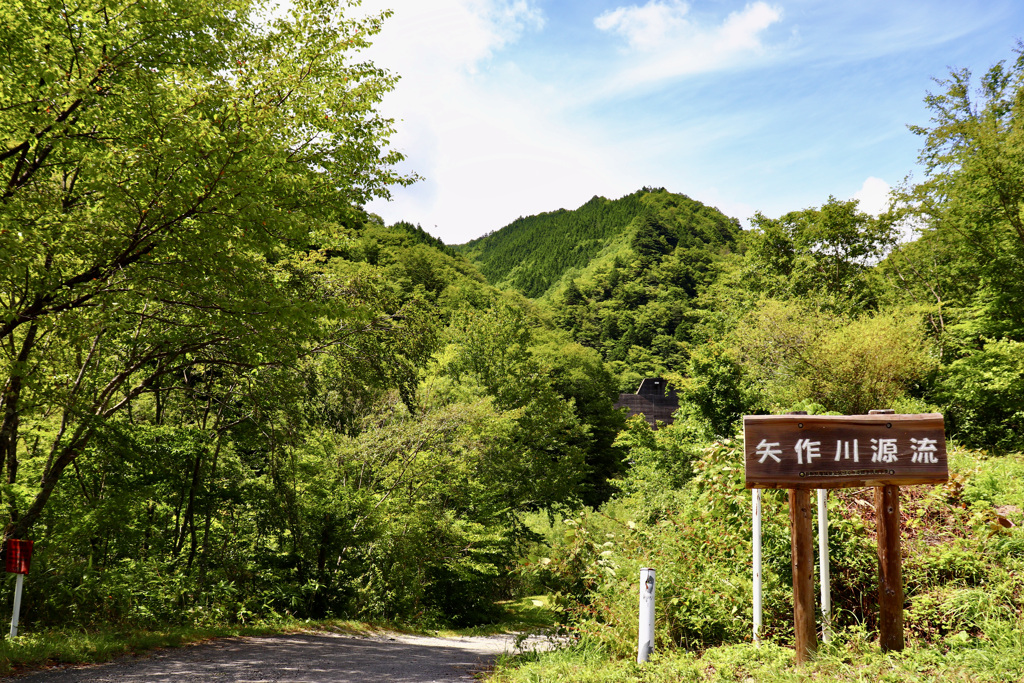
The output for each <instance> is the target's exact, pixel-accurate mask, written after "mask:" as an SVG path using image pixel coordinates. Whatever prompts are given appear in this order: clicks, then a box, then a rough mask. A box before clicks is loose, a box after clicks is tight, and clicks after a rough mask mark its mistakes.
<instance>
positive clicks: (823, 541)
mask: <svg viewBox="0 0 1024 683" xmlns="http://www.w3.org/2000/svg"><path fill="white" fill-rule="evenodd" d="M818 565H819V568H820V571H819V579H820V580H821V640H822V641H823V642H826V643H828V642H830V641H831V640H832V587H831V578H832V577H831V576H830V569H829V560H828V490H827V489H818Z"/></svg>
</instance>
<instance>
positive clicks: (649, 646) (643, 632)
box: [636, 567, 654, 664]
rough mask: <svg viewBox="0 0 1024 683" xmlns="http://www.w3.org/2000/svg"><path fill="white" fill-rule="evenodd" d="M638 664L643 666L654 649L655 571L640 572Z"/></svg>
mask: <svg viewBox="0 0 1024 683" xmlns="http://www.w3.org/2000/svg"><path fill="white" fill-rule="evenodd" d="M639 641H640V642H639V645H638V647H637V652H636V662H637V664H643V663H644V662H646V661H647V658H648V657H650V655H651V651H652V650H653V649H654V570H653V569H650V568H648V567H644V568H643V569H641V570H640V638H639Z"/></svg>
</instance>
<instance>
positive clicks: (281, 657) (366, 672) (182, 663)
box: [14, 633, 516, 683]
mask: <svg viewBox="0 0 1024 683" xmlns="http://www.w3.org/2000/svg"><path fill="white" fill-rule="evenodd" d="M515 641H516V638H515V636H512V635H499V636H473V637H464V638H429V637H425V636H408V635H400V634H392V635H374V636H366V637H364V636H351V635H337V634H333V633H300V634H293V635H281V636H263V637H254V638H223V639H218V640H214V641H211V642H208V643H203V644H200V645H193V646H186V647H182V648H176V649H168V650H161V651H159V652H157V653H155V654H151V655H149V656H145V657H138V658H124V659H120V660H117V661H115V662H110V663H107V664H96V665H89V666H75V667H70V666H68V667H59V668H56V669H50V670H48V671H44V672H38V673H33V674H29V675H25V676H19V677H17V678H16V679H14V680H17V681H25V682H27V683H71V682H72V681H74V682H75V683H77V682H79V681H82V682H83V683H84V682H89V683H106V682H108V681H109V682H111V683H114V682H117V683H171V682H172V681H173V682H175V683H192V682H197V683H198V682H199V681H216V682H217V683H276V682H278V681H281V682H288V683H369V682H370V681H373V682H375V683H376V682H386V681H393V682H394V683H442V682H443V683H447V682H449V681H472V680H474V675H475V674H478V673H480V672H482V671H485V670H486V669H487V668H488V667H489V666H490V665H491V664H492V663H493V662H494V660H495V659H496V658H497V656H498V655H499V654H501V653H503V652H512V651H513V650H514V649H515Z"/></svg>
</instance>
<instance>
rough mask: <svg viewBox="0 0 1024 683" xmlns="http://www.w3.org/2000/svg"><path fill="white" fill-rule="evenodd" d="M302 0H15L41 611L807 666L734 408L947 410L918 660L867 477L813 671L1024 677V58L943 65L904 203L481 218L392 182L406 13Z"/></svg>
mask: <svg viewBox="0 0 1024 683" xmlns="http://www.w3.org/2000/svg"><path fill="white" fill-rule="evenodd" d="M293 5H294V6H293V8H292V9H291V10H290V11H288V12H286V13H281V14H280V15H277V14H272V15H266V14H263V13H261V10H260V8H259V7H258V6H256V5H253V4H252V3H250V2H248V0H227V2H224V1H223V0H222V1H220V2H213V1H212V0H189V1H188V2H184V1H181V0H159V1H158V2H152V3H130V2H121V1H120V0H115V1H114V2H93V1H91V0H90V1H87V2H83V3H80V4H78V5H75V6H74V7H71V6H67V5H63V4H61V5H58V4H54V3H52V2H49V0H18V2H15V3H13V4H12V3H6V4H4V5H2V6H0V46H2V48H3V49H2V50H0V138H2V140H3V145H2V146H0V263H2V264H3V268H2V269H0V306H2V314H0V407H2V409H0V515H2V516H3V520H4V536H5V538H6V539H32V540H33V541H34V543H35V545H34V554H33V559H32V567H31V572H30V575H29V577H28V580H27V582H26V587H27V588H26V593H25V600H24V603H23V605H22V613H21V622H22V627H21V628H22V631H23V632H24V633H26V634H29V635H30V636H31V635H32V634H39V637H45V634H52V633H58V632H66V631H76V630H81V631H90V630H102V629H118V630H120V631H133V630H134V631H145V630H147V629H150V630H152V629H160V628H164V627H167V626H168V625H175V626H186V627H202V626H216V625H225V624H280V623H294V622H295V621H296V620H323V619H357V620H361V621H365V622H370V623H391V624H401V625H404V626H406V627H409V628H419V629H437V628H456V627H474V626H480V625H486V624H502V623H504V622H505V621H506V620H507V619H508V618H509V614H508V610H509V607H508V605H509V604H510V603H511V602H514V601H516V600H518V599H520V598H524V597H527V596H542V598H543V602H544V603H545V604H547V605H549V606H550V608H551V611H552V615H551V619H550V620H551V622H552V626H551V628H552V629H553V632H555V633H558V634H560V635H559V636H558V637H559V641H558V642H559V643H561V644H562V645H563V646H564V647H561V648H559V649H557V650H556V651H554V652H550V653H546V654H534V655H524V656H521V657H518V658H509V659H506V660H503V661H502V662H500V663H499V665H498V667H497V670H496V671H495V672H494V673H493V679H494V680H496V681H519V680H571V681H585V680H593V681H619V680H644V681H660V680H666V681H668V680H749V679H750V678H753V679H755V680H775V679H778V680H791V679H790V678H787V676H789V675H791V674H792V673H793V671H794V669H793V668H792V663H791V660H792V654H793V651H792V649H791V640H792V589H791V583H790V581H791V568H790V566H789V552H788V547H789V537H788V533H789V532H788V528H787V526H786V523H785V522H786V520H785V515H786V513H785V503H784V498H783V497H782V496H776V495H774V492H770V493H769V494H767V495H766V497H765V505H766V510H765V525H766V526H765V544H766V551H765V556H766V558H768V560H767V561H768V564H767V566H766V568H765V581H766V587H765V591H766V592H765V596H766V597H765V601H766V602H765V604H766V611H767V617H766V625H767V631H766V634H765V642H764V643H763V644H762V646H761V647H760V648H754V647H753V645H751V594H752V593H751V591H752V585H751V575H750V560H749V556H750V545H751V541H750V535H751V521H750V494H749V492H747V491H746V490H745V489H744V488H743V465H742V438H741V437H740V436H739V431H740V429H739V425H740V419H741V417H742V416H743V415H744V414H770V413H780V412H787V411H795V410H805V411H808V412H810V413H831V414H860V413H865V412H867V411H868V410H871V409H877V408H891V409H895V410H896V412H898V413H922V412H941V413H943V415H944V416H945V424H946V432H947V437H948V439H949V451H950V454H951V456H950V475H951V476H950V483H949V484H947V485H945V486H935V487H912V488H907V489H905V496H906V498H905V501H904V502H905V507H904V522H905V532H904V533H905V553H906V558H905V561H904V562H905V565H904V583H905V586H906V595H907V605H906V615H907V616H906V632H907V636H908V654H906V655H904V656H901V657H896V658H893V657H891V656H888V657H886V656H883V655H881V654H880V653H879V652H878V648H877V645H876V644H875V642H874V641H875V638H876V635H877V634H876V629H877V624H876V623H875V619H876V612H877V597H876V576H875V572H876V559H875V555H874V548H873V544H874V541H873V534H874V523H873V520H872V519H871V518H870V515H869V514H867V513H865V512H864V506H866V505H867V503H866V502H865V500H868V499H869V498H868V497H869V495H870V494H869V493H864V492H863V491H858V490H855V489H850V490H842V491H839V492H836V493H835V494H834V495H832V496H831V498H830V503H829V506H830V511H831V514H832V518H833V522H832V525H833V527H832V534H831V536H830V539H829V544H830V552H831V556H832V558H833V559H832V564H833V581H834V586H833V596H834V597H833V600H834V602H835V605H836V607H835V609H836V613H837V617H836V628H837V638H836V640H835V641H834V643H833V644H831V645H830V646H828V647H827V648H823V650H822V653H821V656H820V659H819V660H817V661H816V662H814V663H813V664H812V666H817V667H818V672H819V673H822V674H824V675H831V676H833V677H834V678H835V679H836V680H851V681H852V680H864V678H863V676H867V677H868V678H871V679H872V680H883V679H884V680H913V676H919V678H918V680H932V677H935V676H938V675H940V674H941V675H943V676H946V677H948V679H949V680H973V681H980V680H992V681H1002V680H1013V679H1020V678H1021V677H1024V668H1022V667H1024V532H1022V528H1024V515H1022V511H1021V507H1022V505H1024V484H1022V481H1024V456H1022V455H1021V452H1022V451H1024V305H1022V304H1021V302H1022V301H1024V284H1022V282H1024V280H1022V279H1021V277H1020V273H1021V272H1024V125H1022V123H1021V122H1022V117H1024V48H1022V47H1020V46H1018V47H1017V48H1016V50H1011V51H1009V52H1008V57H1007V59H1006V61H1004V62H1001V63H999V64H996V65H994V66H992V68H991V69H990V70H989V71H987V72H986V73H985V74H983V75H981V76H980V77H977V76H975V75H972V74H971V73H969V72H968V71H966V70H955V71H952V72H950V73H949V74H946V75H945V76H942V77H941V79H940V80H938V81H937V82H936V84H934V90H933V91H932V92H928V93H926V92H925V88H926V86H927V83H924V82H923V83H922V96H923V97H924V98H925V102H926V104H927V106H928V108H929V111H930V113H931V116H932V118H931V122H930V124H929V125H927V126H923V127H914V128H912V130H913V132H914V133H915V134H917V135H918V137H919V140H920V157H919V161H920V163H921V166H922V168H923V169H924V175H923V176H922V177H921V178H920V179H918V180H917V181H915V182H910V181H907V182H906V183H905V184H904V185H902V186H900V187H899V188H897V190H896V191H895V193H894V198H893V202H892V204H891V206H890V208H889V210H888V211H887V212H886V213H883V214H882V215H879V216H872V215H868V214H866V213H863V212H861V211H860V209H859V207H858V203H857V202H856V201H854V200H849V201H844V200H839V199H836V198H835V197H822V198H821V203H820V205H818V206H814V207H809V208H797V207H794V210H793V211H791V212H789V213H786V214H784V215H782V216H781V217H778V218H771V217H768V216H765V215H763V214H761V213H757V214H755V215H754V216H753V217H750V219H749V223H750V226H749V228H748V229H744V227H743V226H742V224H741V223H740V221H739V220H737V219H736V218H732V217H728V216H725V215H724V214H723V213H722V212H720V211H719V210H718V209H715V208H713V207H708V206H705V205H703V204H701V203H700V202H698V201H696V200H693V199H691V198H689V197H687V196H685V195H683V194H678V193H674V192H670V191H668V190H666V189H664V188H652V187H644V188H642V189H640V190H638V191H637V192H635V193H633V194H630V195H627V196H625V197H621V198H618V199H607V198H603V197H594V198H593V199H592V200H590V201H589V202H587V203H586V204H584V205H583V206H581V207H579V208H577V209H575V210H565V209H562V210H558V211H553V212H550V213H544V214H541V215H537V216H529V217H523V218H520V219H518V220H516V221H514V222H513V223H511V224H510V225H508V226H506V227H505V228H502V229H501V230H498V231H495V232H493V233H490V234H488V235H485V236H484V237H481V238H480V239H477V240H474V241H472V242H469V243H467V244H464V245H457V246H453V245H445V244H444V243H442V242H441V241H440V240H439V239H437V238H435V237H433V236H431V235H430V234H428V233H427V232H425V231H424V230H423V229H422V228H421V227H419V226H417V225H414V224H412V223H408V222H399V223H396V224H393V225H385V223H384V221H383V220H381V219H380V218H379V217H378V216H376V215H374V214H372V213H369V212H367V211H366V210H365V208H364V207H365V206H366V204H367V203H368V202H369V201H371V200H372V199H374V198H387V197H388V196H389V190H390V189H391V188H394V187H396V186H401V185H408V184H412V183H415V182H416V181H417V180H418V178H417V177H416V176H415V175H411V174H403V173H402V172H400V171H399V170H398V168H399V166H400V164H401V162H402V161H403V156H402V155H401V154H400V153H398V152H396V151H394V150H393V149H392V148H391V138H392V136H394V135H395V133H396V125H399V124H396V122H394V121H392V120H390V119H388V118H387V117H385V116H383V115H382V114H381V113H380V111H379V109H380V103H381V100H382V98H383V97H384V96H385V95H386V94H387V93H388V92H389V91H390V90H391V89H392V88H393V87H394V85H395V80H396V76H395V75H393V74H391V73H389V72H387V71H385V70H382V69H380V68H378V67H377V66H375V65H374V64H373V63H371V62H368V61H365V60H364V59H363V57H362V56H361V54H360V50H361V49H363V48H365V47H367V46H368V45H369V44H370V42H371V41H372V39H373V37H374V35H375V34H376V33H377V32H378V31H379V30H380V28H381V25H382V22H383V21H384V20H385V19H386V18H387V15H388V13H386V12H385V13H383V14H381V15H374V16H370V17H368V18H365V19H358V20H356V19H350V18H348V17H347V16H346V15H345V13H343V12H340V11H339V8H338V6H337V3H335V2H332V1H331V0H301V1H299V2H295V3H293ZM645 377H664V378H666V379H667V380H669V382H670V384H671V385H672V387H673V388H674V389H675V390H676V391H677V393H678V395H679V398H680V409H679V411H678V412H677V413H676V418H675V421H674V422H673V424H671V425H670V426H662V427H660V428H659V429H656V430H655V429H652V428H651V427H650V426H648V425H647V423H646V422H645V421H644V420H642V419H639V418H630V419H627V417H626V415H625V413H624V412H623V411H621V410H617V409H615V408H614V402H615V401H616V399H617V398H618V395H619V393H620V392H633V391H635V390H636V388H637V386H638V385H639V382H640V380H641V379H643V378H645ZM653 563H656V564H657V565H658V566H659V568H660V570H659V581H660V583H659V596H658V600H659V603H658V626H657V655H656V657H655V660H654V661H652V663H651V664H650V665H649V666H648V668H646V669H643V668H641V667H638V666H637V665H636V664H635V663H634V660H635V637H636V633H635V629H636V611H635V610H636V604H635V602H636V589H637V587H636V584H637V579H636V577H637V572H638V569H639V568H640V567H642V566H648V565H649V564H653ZM6 576H7V580H6V583H5V586H6V589H5V597H4V598H3V600H5V601H7V600H9V596H10V594H11V592H12V591H11V587H12V586H13V583H14V578H13V577H14V575H13V574H7V575H6ZM4 604H8V603H4ZM716 676H718V678H716ZM887 676H888V677H890V678H888V679H887V678H886V677H887Z"/></svg>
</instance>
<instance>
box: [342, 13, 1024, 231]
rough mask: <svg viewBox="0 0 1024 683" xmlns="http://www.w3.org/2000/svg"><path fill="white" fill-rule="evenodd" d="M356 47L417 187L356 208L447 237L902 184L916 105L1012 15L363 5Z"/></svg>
mask: <svg viewBox="0 0 1024 683" xmlns="http://www.w3.org/2000/svg"><path fill="white" fill-rule="evenodd" d="M383 8H390V9H393V10H394V16H393V17H392V18H391V19H389V20H388V21H387V22H386V24H385V27H384V30H383V31H382V33H381V34H380V35H379V36H378V37H377V40H376V43H375V45H374V46H373V48H372V49H371V50H370V51H369V52H368V56H369V57H370V58H372V59H373V60H374V61H375V62H376V63H377V64H378V65H379V66H382V67H385V68H387V69H389V70H391V71H393V72H394V73H396V74H398V75H399V76H401V81H400V82H399V84H398V86H397V88H396V89H395V91H394V92H393V93H391V94H389V95H388V96H387V98H386V100H385V102H384V104H383V106H382V109H383V111H384V113H385V114H387V115H389V116H392V117H394V118H395V119H396V120H397V121H396V125H397V128H398V134H397V135H396V137H395V138H394V146H395V147H396V148H397V149H399V150H401V151H402V152H403V153H405V154H406V155H407V162H406V164H405V167H404V170H409V171H415V172H416V173H418V174H419V175H420V176H422V177H423V180H422V181H420V182H419V183H417V184H416V185H414V186H412V187H409V188H396V190H395V191H394V192H393V197H392V199H391V201H389V202H384V201H375V202H373V203H372V204H371V205H370V206H368V209H369V210H371V211H373V212H375V213H377V214H379V215H381V216H382V217H383V218H384V219H385V220H386V221H387V222H389V223H391V222H394V221H397V220H407V221H411V222H413V223H419V224H420V225H422V226H423V228H424V229H425V230H427V231H428V232H430V233H432V234H434V235H436V236H438V237H440V238H442V239H443V240H444V241H445V242H447V243H449V244H459V243H462V242H465V241H467V240H470V239H473V238H474V237H478V236H480V235H482V234H484V233H486V232H488V231H491V230H496V229H498V228H501V227H502V226H504V225H507V224H508V223H509V222H511V221H512V220H514V219H516V218H517V217H519V216H526V215H531V214H535V213H539V212H542V211H552V210H555V209H558V208H570V209H571V208H576V207H577V206H579V205H581V204H583V203H584V202H586V201H587V200H588V199H590V198H591V197H592V196H594V195H602V196H605V197H609V198H616V197H620V196H622V195H624V194H628V193H630V192H633V191H635V190H637V189H639V188H640V187H643V186H645V185H646V186H654V187H665V188H667V189H669V190H671V191H673V192H680V193H683V194H686V195H689V196H691V197H693V198H695V199H698V200H700V201H702V202H704V203H706V204H710V205H712V206H717V207H718V208H720V209H721V210H722V211H724V212H725V213H726V214H728V215H731V216H735V217H737V218H739V219H741V220H743V221H746V219H748V218H749V217H750V216H751V215H753V213H754V212H755V211H761V212H763V213H765V214H767V215H770V216H777V215H780V214H782V213H785V212H787V211H791V210H795V209H801V208H805V207H808V206H817V205H820V204H822V203H823V202H824V201H826V200H827V199H828V197H829V195H834V196H836V197H839V198H841V199H846V198H850V197H857V198H860V199H861V200H862V207H863V208H866V209H868V210H871V211H877V210H878V208H879V207H880V205H881V203H882V202H883V201H884V197H885V194H886V192H887V190H888V188H889V187H890V186H894V185H897V184H899V183H901V182H903V180H904V178H905V177H906V176H907V175H908V174H910V173H912V172H915V163H916V159H917V153H918V149H919V142H920V141H919V139H918V138H917V137H916V136H914V135H913V134H912V133H910V131H909V130H908V129H907V125H908V124H927V122H928V112H927V110H926V109H925V107H924V104H923V98H924V96H925V94H926V92H927V91H928V90H935V89H937V88H938V86H937V85H936V84H935V83H934V82H933V81H932V80H931V79H932V77H944V76H945V75H946V74H947V73H948V71H949V68H951V67H955V68H960V67H967V68H970V69H971V70H972V71H973V72H974V73H976V74H981V73H982V72H984V71H985V70H986V69H987V68H988V67H989V66H991V65H992V64H994V63H995V62H997V61H1000V60H1004V59H1006V60H1008V59H1011V58H1012V57H1013V56H1014V55H1013V48H1014V46H1015V45H1016V43H1017V40H1018V39H1020V38H1024V3H1021V2H1019V1H1017V0H990V1H988V2H964V1H963V0H960V1H952V0H950V1H947V0H930V1H917V2H908V1H905V0H889V1H887V2H881V1H876V0H856V1H852V0H828V1H823V0H778V1H777V2H775V1H771V0H758V1H755V2H742V1H740V2H735V1H733V0H691V1H689V2H685V1H683V0H649V1H648V0H641V1H640V2H633V3H631V2H623V1H616V0H590V1H583V0H364V2H363V6H362V8H361V9H359V10H358V12H366V11H378V10H380V9H383Z"/></svg>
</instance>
